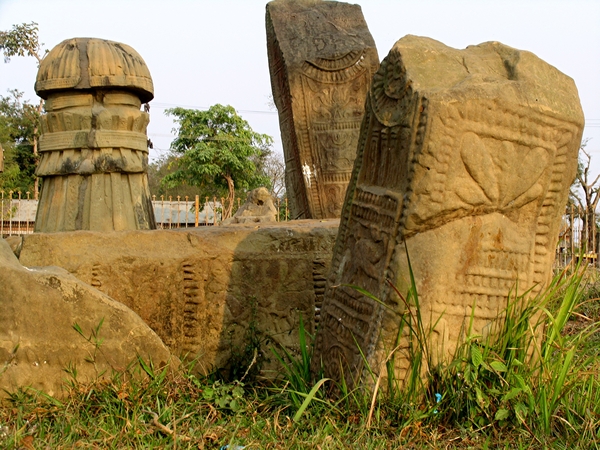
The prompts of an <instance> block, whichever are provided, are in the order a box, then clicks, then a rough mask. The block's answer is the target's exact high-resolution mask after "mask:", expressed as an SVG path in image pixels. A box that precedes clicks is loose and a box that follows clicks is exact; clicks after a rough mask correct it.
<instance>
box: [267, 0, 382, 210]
mask: <svg viewBox="0 0 600 450" xmlns="http://www.w3.org/2000/svg"><path fill="white" fill-rule="evenodd" d="M266 27H267V50H268V56H269V69H270V73H271V87H272V90H273V100H274V101H275V105H276V106H277V110H278V112H279V124H280V128H281V137H282V141H283V150H284V155H285V164H286V173H285V183H286V189H287V193H288V198H289V199H290V211H291V215H292V218H293V219H322V218H333V217H340V214H341V208H342V204H343V202H344V196H345V194H346V187H347V186H348V181H349V180H350V174H351V172H352V164H353V162H354V157H355V155H356V145H357V142H358V135H359V129H360V123H361V120H362V116H363V114H364V102H365V96H366V94H367V91H368V89H369V85H370V83H371V78H372V76H373V74H374V73H375V71H376V70H377V68H378V67H379V57H378V55H377V49H376V47H375V42H374V41H373V38H372V37H371V34H370V33H369V29H368V28H367V24H366V22H365V20H364V18H363V15H362V11H361V9H360V6H358V5H350V4H347V3H342V2H325V1H321V0H316V1H315V0H310V1H307V0H276V1H273V2H270V3H268V4H267V15H266Z"/></svg>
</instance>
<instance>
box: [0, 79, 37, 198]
mask: <svg viewBox="0 0 600 450" xmlns="http://www.w3.org/2000/svg"><path fill="white" fill-rule="evenodd" d="M9 94H10V95H8V96H0V145H1V146H2V147H3V149H4V158H5V161H4V172H3V173H2V174H0V190H3V191H5V192H8V191H15V192H17V191H21V192H22V193H25V192H27V191H30V192H32V191H33V190H34V186H35V179H36V177H35V167H36V157H35V155H34V152H33V136H34V135H35V130H36V128H37V124H38V122H39V112H38V110H37V106H34V105H31V104H29V103H28V102H26V101H23V93H22V92H19V91H17V90H12V91H9Z"/></svg>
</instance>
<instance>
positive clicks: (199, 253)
mask: <svg viewBox="0 0 600 450" xmlns="http://www.w3.org/2000/svg"><path fill="white" fill-rule="evenodd" d="M337 226H338V221H337V220H328V221H319V222H316V221H296V222H285V223H282V222H279V223H272V224H271V223H264V224H260V225H257V224H248V225H244V224H240V225H232V226H221V227H201V228H190V229H187V230H186V229H180V230H164V231H163V230H156V231H131V232H110V233H94V232H86V231H79V232H73V233H51V234H32V235H27V236H26V237H25V242H24V244H23V250H22V252H21V262H22V263H23V264H26V265H28V266H32V265H47V264H53V265H57V266H60V267H63V268H65V269H66V270H68V271H69V272H71V273H72V274H73V275H74V276H76V277H77V278H79V279H80V280H83V281H85V282H86V283H89V284H91V285H92V286H94V287H96V288H97V289H99V290H101V291H102V292H104V293H106V294H107V295H110V296H111V297H113V298H114V299H116V300H118V301H120V302H123V303H124V304H125V305H127V306H129V307H130V308H131V309H133V310H134V311H136V312H137V313H138V314H139V315H140V316H141V317H142V318H143V319H144V320H145V321H146V323H148V324H149V325H150V327H151V328H152V329H153V330H154V331H156V333H157V334H158V335H159V336H160V337H161V338H162V339H163V341H164V342H165V344H167V345H168V346H169V348H170V349H171V351H173V353H174V354H176V355H179V354H187V355H188V356H189V357H191V358H193V357H199V366H198V367H199V368H200V369H204V370H205V371H208V370H211V369H212V368H214V367H224V366H226V365H227V363H228V361H229V358H230V355H231V351H232V349H237V350H238V351H239V350H240V349H243V348H244V346H245V344H246V336H245V333H246V330H247V329H248V326H249V324H250V323H251V322H254V323H253V324H254V325H255V326H256V328H257V329H259V330H261V331H262V332H264V333H265V334H266V335H269V336H271V339H272V341H274V342H278V343H280V344H282V345H285V346H286V347H287V348H290V349H294V348H297V345H298V334H297V330H298V322H299V316H300V314H302V317H303V319H304V322H305V323H306V324H307V328H308V330H309V331H313V330H314V323H315V320H317V318H315V308H316V309H317V310H318V309H319V308H320V305H321V303H322V297H323V294H324V291H325V277H326V271H327V270H328V268H329V265H330V261H331V255H332V250H333V244H334V241H335V236H336V234H337ZM253 311H254V312H253ZM253 314H255V316H254V317H253ZM268 356H269V355H267V357H268Z"/></svg>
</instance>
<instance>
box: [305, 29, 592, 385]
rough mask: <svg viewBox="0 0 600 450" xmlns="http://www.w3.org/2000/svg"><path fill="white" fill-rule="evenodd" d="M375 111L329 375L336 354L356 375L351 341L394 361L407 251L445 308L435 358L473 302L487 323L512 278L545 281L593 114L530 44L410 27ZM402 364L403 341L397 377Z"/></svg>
mask: <svg viewBox="0 0 600 450" xmlns="http://www.w3.org/2000/svg"><path fill="white" fill-rule="evenodd" d="M366 111H367V112H366V114H365V119H364V123H363V128H362V133H361V138H360V143H359V148H358V152H357V158H356V163H355V166H354V172H353V175H352V177H353V178H352V181H351V183H350V186H349V188H348V196H347V200H346V203H345V204H344V211H343V216H342V219H341V221H340V230H339V235H338V239H337V241H336V247H335V250H334V257H333V262H332V271H331V276H330V278H329V281H328V288H327V292H326V297H325V301H324V305H323V312H322V327H321V329H320V332H319V335H318V337H317V355H316V356H317V358H316V360H319V359H320V358H322V360H323V362H324V364H325V367H326V372H327V373H326V375H327V376H329V377H338V376H339V370H340V364H343V365H346V366H348V367H347V368H346V371H345V374H346V376H347V378H349V376H348V375H349V374H352V375H353V376H358V375H359V374H360V373H361V371H362V370H363V368H364V367H363V363H362V357H361V356H360V354H359V352H358V350H357V347H356V344H355V342H356V343H358V344H359V345H360V347H361V348H362V351H363V352H364V354H365V355H366V359H367V361H368V363H369V364H370V366H371V368H372V369H373V370H374V371H375V372H376V373H377V372H379V370H385V369H384V368H383V366H382V361H384V359H385V357H386V356H387V354H388V352H390V351H391V349H392V348H394V347H395V344H394V342H395V338H396V333H397V330H398V326H399V324H400V315H401V314H403V313H406V311H405V308H404V303H403V302H402V301H401V300H400V299H399V298H398V296H397V295H396V294H395V293H394V291H393V290H392V289H391V288H390V286H389V285H388V284H387V283H386V281H387V280H389V281H390V282H391V283H393V284H394V285H395V286H397V287H398V288H399V290H400V292H401V293H403V294H404V293H406V292H407V288H408V286H409V283H410V281H409V267H408V261H407V250H408V254H409V255H410V261H411V265H412V269H413V271H414V275H415V279H416V285H417V289H418V292H419V299H420V304H421V308H422V317H423V319H424V320H425V323H426V327H428V326H429V325H430V324H432V323H435V322H436V321H437V320H438V319H439V322H438V324H437V326H436V327H435V332H434V342H432V343H431V346H432V348H433V349H434V351H435V352H436V355H434V356H436V357H440V356H442V357H443V356H444V355H447V354H448V352H452V351H453V350H454V349H455V346H456V344H457V342H458V341H459V340H460V338H461V336H460V330H461V327H462V325H463V324H464V322H465V319H467V320H468V317H469V315H470V313H471V310H472V308H473V310H474V318H475V320H474V324H473V332H474V333H475V334H478V333H484V332H485V330H486V326H488V325H489V324H490V322H491V321H492V319H493V318H494V317H496V316H497V314H498V313H500V312H501V311H502V310H503V309H504V308H505V307H506V304H507V298H508V293H509V290H510V289H518V292H519V293H523V292H526V290H527V289H530V288H531V289H532V293H533V294H535V293H537V292H539V291H540V289H541V288H542V287H543V286H544V284H545V283H547V282H548V280H549V278H550V276H551V267H552V261H553V257H554V248H555V246H556V241H557V238H558V228H559V226H560V221H561V220H560V218H561V214H562V211H563V208H564V205H565V203H566V200H567V196H568V191H569V186H570V184H571V182H572V180H573V178H574V176H575V173H576V169H577V154H578V148H579V144H580V141H581V134H582V130H583V124H584V120H583V113H582V110H581V106H580V103H579V98H578V94H577V89H576V87H575V84H574V83H573V80H572V79H570V78H569V77H567V76H566V75H564V74H562V73H560V72H559V71H558V70H556V69H555V68H554V67H552V66H550V65H548V64H547V63H545V62H544V61H542V60H540V59H539V58H537V57H536V56H535V55H533V54H532V53H529V52H526V51H519V50H516V49H513V48H510V47H507V46H504V45H502V44H500V43H497V42H488V43H484V44H481V45H477V46H471V47H468V48H466V49H465V50H456V49H452V48H449V47H446V46H445V45H443V44H441V43H440V42H437V41H434V40H432V39H428V38H419V37H415V36H406V37H404V38H403V39H401V40H399V41H398V42H397V43H396V44H395V45H394V47H393V48H392V50H391V52H390V54H389V55H388V56H387V57H386V59H385V60H384V61H383V62H382V64H381V68H380V69H379V71H378V72H377V74H376V75H375V76H374V79H373V84H372V86H371V90H370V93H369V97H368V100H367V106H366ZM345 284H350V285H357V286H360V287H362V288H364V289H366V290H367V291H370V292H371V293H373V294H374V295H376V296H378V297H379V298H380V299H381V300H382V301H383V302H385V303H386V304H387V306H389V307H390V309H386V308H384V307H382V306H381V305H380V304H378V303H376V302H374V301H372V300H370V299H368V298H366V297H365V296H363V295H360V294H359V293H358V292H356V291H354V290H353V289H351V288H348V287H345V286H344V285H345ZM465 325H468V323H467V324H465ZM402 345H406V342H405V341H403V343H402ZM407 364H408V363H407V360H406V359H405V357H404V356H403V353H402V351H399V352H397V353H396V370H397V371H398V374H397V375H398V376H403V374H404V370H405V369H406V367H407Z"/></svg>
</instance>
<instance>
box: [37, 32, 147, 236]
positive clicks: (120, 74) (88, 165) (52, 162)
mask: <svg viewBox="0 0 600 450" xmlns="http://www.w3.org/2000/svg"><path fill="white" fill-rule="evenodd" d="M35 91H36V93H37V94H38V95H39V96H40V97H42V98H43V99H45V100H46V106H45V110H46V114H45V115H43V116H42V120H41V130H42V135H41V137H40V147H39V150H40V161H39V165H38V168H37V171H36V174H37V175H38V176H39V177H41V178H42V189H41V195H40V201H39V205H38V211H37V216H36V222H35V231H41V232H53V231H72V230H96V231H110V230H136V229H154V228H156V222H155V219H154V211H153V209H152V203H151V200H150V190H149V187H148V174H147V167H148V139H147V136H146V127H147V126H148V122H149V121H150V118H149V115H148V114H147V113H146V112H144V111H141V110H140V108H141V105H142V103H147V102H149V101H150V100H152V98H153V97H154V87H153V84H152V78H151V77H150V72H149V70H148V67H147V66H146V63H145V62H144V60H143V59H142V57H141V56H140V55H139V54H138V53H137V52H136V51H135V50H134V49H132V48H131V47H129V46H128V45H125V44H121V43H118V42H112V41H107V40H103V39H94V38H74V39H68V40H65V41H63V42H61V43H60V44H58V45H57V46H56V47H54V48H53V49H52V50H51V51H50V53H49V54H48V55H47V56H46V58H44V60H43V62H42V64H41V65H40V69H39V71H38V75H37V80H36V83H35Z"/></svg>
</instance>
